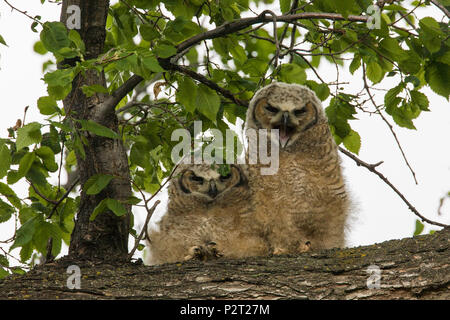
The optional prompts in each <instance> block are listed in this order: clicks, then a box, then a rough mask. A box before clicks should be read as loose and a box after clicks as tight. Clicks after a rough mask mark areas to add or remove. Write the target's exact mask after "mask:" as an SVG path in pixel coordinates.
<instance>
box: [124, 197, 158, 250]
mask: <svg viewBox="0 0 450 320" xmlns="http://www.w3.org/2000/svg"><path fill="white" fill-rule="evenodd" d="M160 202H161V201H159V200H156V201H155V203H154V204H153V206H152V207H151V208H150V209H148V208H147V204H146V209H147V217H146V219H145V223H144V226H143V227H142V230H141V233H140V234H139V236H138V237H137V238H136V240H135V242H134V247H133V249H131V251H130V253H129V254H128V259H131V258H132V257H133V254H134V252H135V251H136V249H137V247H138V246H139V242H140V241H141V240H142V238H143V237H144V233H145V232H146V230H147V226H148V223H149V222H150V218H151V217H152V215H153V212H154V211H155V209H156V206H157V205H158V204H160Z"/></svg>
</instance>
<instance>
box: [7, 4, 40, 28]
mask: <svg viewBox="0 0 450 320" xmlns="http://www.w3.org/2000/svg"><path fill="white" fill-rule="evenodd" d="M3 1H4V2H5V3H6V4H7V5H8V6H9V7H10V8H11V9H12V10H16V11H17V12H20V13H21V14H23V15H24V16H26V17H28V18H30V19H31V20H33V21H35V22H37V23H39V24H41V25H42V22H41V21H39V20H38V19H36V18H35V17H32V16H30V15H29V14H28V12H27V11H23V10H20V9H17V8H16V7H14V6H13V5H12V4H10V3H9V2H8V1H7V0H3Z"/></svg>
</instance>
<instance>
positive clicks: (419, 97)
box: [409, 90, 430, 111]
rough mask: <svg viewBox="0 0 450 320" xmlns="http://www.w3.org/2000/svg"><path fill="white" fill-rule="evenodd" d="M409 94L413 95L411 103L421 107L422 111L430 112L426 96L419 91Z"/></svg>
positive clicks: (412, 91)
mask: <svg viewBox="0 0 450 320" xmlns="http://www.w3.org/2000/svg"><path fill="white" fill-rule="evenodd" d="M409 94H410V95H411V101H412V102H413V103H415V104H416V105H417V106H419V108H420V110H423V111H429V109H428V106H429V105H430V102H429V101H428V98H427V96H426V95H424V94H423V93H422V92H420V91H417V90H411V91H410V92H409Z"/></svg>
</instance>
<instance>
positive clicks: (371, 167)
mask: <svg viewBox="0 0 450 320" xmlns="http://www.w3.org/2000/svg"><path fill="white" fill-rule="evenodd" d="M339 151H341V152H342V153H343V154H345V155H346V156H347V157H349V158H351V159H352V160H353V161H355V162H356V164H357V165H358V166H363V167H365V168H366V169H367V170H369V171H370V172H372V173H374V174H376V175H377V176H378V177H379V178H380V179H381V180H383V182H384V183H386V184H387V185H388V186H389V187H390V188H391V189H392V190H393V191H394V192H395V193H396V194H397V195H398V196H399V197H400V198H401V199H402V200H403V202H404V203H406V205H407V206H408V208H409V210H411V211H412V212H413V213H414V214H415V215H416V216H418V217H419V218H420V219H422V221H425V222H428V223H429V224H432V225H436V226H439V227H448V225H446V224H443V223H440V222H436V221H432V220H430V219H428V218H425V217H424V216H423V215H421V214H420V213H419V211H417V209H416V208H415V207H414V206H413V205H412V204H411V203H410V202H409V201H408V200H407V199H406V198H405V196H404V195H403V194H402V193H401V192H400V191H399V190H398V189H397V188H396V187H395V186H394V185H393V184H392V183H391V182H390V181H389V180H388V179H387V178H386V177H385V176H384V175H383V174H382V173H380V172H379V171H378V170H377V169H376V167H378V166H379V165H380V164H382V163H383V161H380V162H378V163H376V164H369V163H367V162H364V161H362V160H361V159H359V158H358V157H356V156H355V155H354V154H352V153H351V152H348V151H347V150H345V149H344V148H341V147H339Z"/></svg>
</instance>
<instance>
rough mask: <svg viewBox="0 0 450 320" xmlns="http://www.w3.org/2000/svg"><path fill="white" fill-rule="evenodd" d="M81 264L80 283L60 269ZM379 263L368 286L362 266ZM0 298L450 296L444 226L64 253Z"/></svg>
mask: <svg viewBox="0 0 450 320" xmlns="http://www.w3.org/2000/svg"><path fill="white" fill-rule="evenodd" d="M72 264H77V265H78V266H79V267H80V268H81V287H80V289H74V290H70V289H69V288H68V287H67V279H68V277H69V276H70V275H69V274H67V272H66V270H67V267H68V266H69V265H72ZM371 265H376V266H378V267H379V268H380V271H381V274H380V276H381V278H380V282H379V283H380V286H379V289H369V288H368V286H367V280H368V278H369V276H370V273H368V267H369V266H371ZM0 299H450V228H446V229H444V230H442V231H439V232H436V233H435V234H433V235H425V236H417V237H413V238H406V239H402V240H391V241H386V242H383V243H381V244H374V245H369V246H363V247H357V248H347V249H332V250H324V251H319V252H313V253H303V254H300V255H297V256H272V257H258V258H247V259H241V260H225V259H223V260H222V259H219V260H216V261H213V262H206V263H202V262H197V261H189V262H183V263H174V264H166V265H162V266H144V265H142V264H140V263H115V264H113V263H102V264H100V263H99V264H95V263H92V262H87V261H76V260H71V259H69V258H67V257H65V258H62V259H60V260H58V261H56V262H54V263H51V264H46V265H44V266H40V267H38V268H35V269H34V270H32V271H30V272H29V273H27V274H26V275H23V276H19V275H12V276H9V277H7V278H5V279H3V280H1V281H0Z"/></svg>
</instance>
